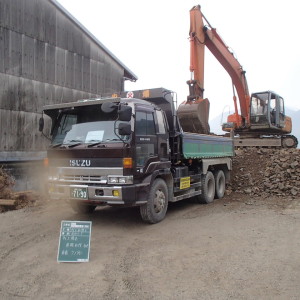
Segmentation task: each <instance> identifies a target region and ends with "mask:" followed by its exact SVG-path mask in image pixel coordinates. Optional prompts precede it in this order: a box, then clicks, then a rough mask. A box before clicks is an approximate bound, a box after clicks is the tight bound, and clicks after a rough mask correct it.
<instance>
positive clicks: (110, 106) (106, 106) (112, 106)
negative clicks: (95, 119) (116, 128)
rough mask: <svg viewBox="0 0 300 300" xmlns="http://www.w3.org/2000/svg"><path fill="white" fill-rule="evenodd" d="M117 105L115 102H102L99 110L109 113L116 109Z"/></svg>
mask: <svg viewBox="0 0 300 300" xmlns="http://www.w3.org/2000/svg"><path fill="white" fill-rule="evenodd" d="M117 107H118V106H117V105H116V104H115V103H112V102H104V103H103V104H102V105H101V110H102V111H103V112H104V113H105V114H110V113H112V112H113V111H115V110H116V109H117Z"/></svg>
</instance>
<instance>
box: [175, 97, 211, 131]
mask: <svg viewBox="0 0 300 300" xmlns="http://www.w3.org/2000/svg"><path fill="white" fill-rule="evenodd" d="M177 116H178V119H179V123H180V125H181V127H182V130H183V131H185V132H193V133H200V134H209V132H210V128H209V124H208V117H209V100H208V99H200V100H196V101H185V102H183V103H181V104H180V105H179V107H178V110H177Z"/></svg>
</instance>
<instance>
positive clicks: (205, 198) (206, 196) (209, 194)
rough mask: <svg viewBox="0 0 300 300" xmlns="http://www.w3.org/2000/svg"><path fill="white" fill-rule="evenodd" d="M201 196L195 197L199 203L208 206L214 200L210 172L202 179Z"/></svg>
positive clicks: (213, 181) (213, 187)
mask: <svg viewBox="0 0 300 300" xmlns="http://www.w3.org/2000/svg"><path fill="white" fill-rule="evenodd" d="M201 182H202V194H201V195H199V196H198V197H197V200H198V202H199V203H204V204H208V203H211V202H213V201H214V198H215V177H214V175H213V173H212V172H210V171H208V172H207V173H206V174H205V175H203V177H202V180H201Z"/></svg>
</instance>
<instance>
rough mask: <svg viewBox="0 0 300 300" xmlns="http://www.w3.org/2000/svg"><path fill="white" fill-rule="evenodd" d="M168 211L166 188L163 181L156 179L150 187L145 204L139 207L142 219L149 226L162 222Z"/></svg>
mask: <svg viewBox="0 0 300 300" xmlns="http://www.w3.org/2000/svg"><path fill="white" fill-rule="evenodd" d="M167 209H168V188H167V185H166V183H165V181H164V180H162V179H156V180H155V181H154V182H153V184H152V186H151V187H150V192H149V197H148V201H147V203H146V204H144V205H142V206H140V214H141V217H142V219H143V220H144V221H145V222H147V223H151V224H155V223H158V222H160V221H162V220H163V219H164V217H165V215H166V212H167Z"/></svg>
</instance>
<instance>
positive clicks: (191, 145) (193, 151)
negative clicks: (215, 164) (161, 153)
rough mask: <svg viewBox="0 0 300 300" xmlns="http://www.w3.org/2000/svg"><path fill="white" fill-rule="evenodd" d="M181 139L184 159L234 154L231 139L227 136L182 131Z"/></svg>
mask: <svg viewBox="0 0 300 300" xmlns="http://www.w3.org/2000/svg"><path fill="white" fill-rule="evenodd" d="M181 139H182V151H183V156H184V158H186V159H195V158H199V159H201V158H217V157H231V156H234V146H233V140H232V139H231V138H228V137H222V136H217V135H205V134H197V133H188V132H183V133H182V134H181Z"/></svg>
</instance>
